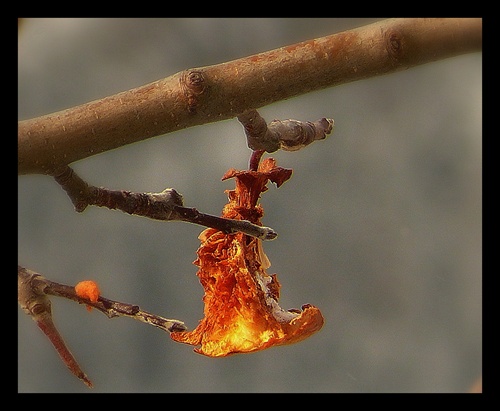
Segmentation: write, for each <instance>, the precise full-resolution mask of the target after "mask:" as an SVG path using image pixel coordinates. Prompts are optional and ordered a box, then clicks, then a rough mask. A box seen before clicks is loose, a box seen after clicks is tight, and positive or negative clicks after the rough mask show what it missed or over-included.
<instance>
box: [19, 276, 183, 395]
mask: <svg viewBox="0 0 500 411" xmlns="http://www.w3.org/2000/svg"><path fill="white" fill-rule="evenodd" d="M17 276H18V300H19V304H20V306H21V308H22V309H23V310H24V312H25V313H26V314H28V315H30V316H31V318H33V320H34V321H35V322H36V324H37V325H38V327H39V328H40V329H41V330H42V331H43V333H44V334H45V335H46V336H47V337H48V338H49V340H50V342H51V343H52V345H53V346H54V348H55V349H56V351H57V353H58V354H59V356H60V357H61V360H62V361H63V362H64V364H66V366H67V367H68V369H69V370H70V371H71V372H72V373H73V374H74V375H75V376H77V377H78V378H79V379H80V380H82V381H83V382H84V383H85V384H86V385H87V386H88V387H92V382H91V381H90V380H89V378H88V377H87V375H86V374H85V373H84V372H83V371H82V370H81V368H80V366H79V364H78V362H77V361H76V359H75V358H74V356H73V354H72V353H71V352H70V350H69V349H68V347H67V346H66V343H65V342H64V340H63V338H62V336H61V335H60V333H59V331H58V330H57V328H56V326H55V325H54V322H53V320H52V310H51V303H50V300H49V298H48V296H49V295H54V296H58V297H64V298H67V299H69V300H73V301H76V302H78V303H80V304H86V305H87V306H91V307H94V308H96V309H97V310H99V311H101V312H102V313H104V314H106V315H107V316H108V317H109V318H114V317H129V318H133V319H134V320H138V321H141V322H143V323H146V324H150V325H152V326H154V327H157V328H160V329H162V330H163V331H167V332H177V331H185V330H186V327H185V325H184V323H183V322H182V321H178V320H171V319H167V318H163V317H160V316H159V315H155V314H151V313H149V312H147V311H143V310H141V309H140V308H139V306H137V305H132V304H127V303H122V302H119V301H113V300H109V299H107V298H104V297H101V296H99V298H98V299H97V301H95V302H93V301H89V300H87V299H86V298H83V297H80V296H79V295H78V294H77V293H76V291H75V287H71V286H68V285H64V284H59V283H56V282H54V281H50V280H48V279H47V278H45V277H43V276H42V275H40V274H39V273H37V272H35V271H31V270H28V269H26V268H24V267H21V266H18V268H17Z"/></svg>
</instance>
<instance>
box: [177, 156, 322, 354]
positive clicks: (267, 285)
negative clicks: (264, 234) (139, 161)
mask: <svg viewBox="0 0 500 411" xmlns="http://www.w3.org/2000/svg"><path fill="white" fill-rule="evenodd" d="M291 173H292V171H291V170H287V169H284V168H281V167H277V166H276V163H275V161H274V159H272V158H268V159H266V160H264V161H263V162H262V163H261V164H260V166H259V169H258V171H236V170H234V169H231V170H229V171H228V172H227V173H226V174H225V175H224V177H223V179H227V178H231V177H235V178H236V189H235V190H231V191H228V192H227V193H228V197H229V203H228V204H227V205H226V206H225V207H224V209H223V213H222V216H223V217H226V218H233V219H245V220H250V221H251V222H253V223H256V224H260V219H261V217H262V215H263V210H262V207H261V206H260V205H258V204H257V202H258V199H259V197H260V194H261V193H262V192H264V191H266V190H267V187H266V184H267V182H268V180H271V181H272V182H274V183H276V185H277V186H278V187H279V186H280V185H281V184H283V183H284V182H285V181H286V180H288V179H289V178H290V176H291ZM199 238H200V240H201V242H202V244H201V246H200V248H199V249H198V258H197V259H196V261H195V262H194V263H195V264H196V265H197V266H198V267H199V270H198V273H197V275H198V277H199V279H200V282H201V284H202V286H203V288H204V290H205V296H204V298H203V301H204V303H205V310H204V314H205V317H204V318H203V319H202V320H201V321H200V323H199V324H198V327H196V329H195V330H193V331H183V332H175V333H172V334H171V337H172V339H173V340H175V341H179V342H183V343H187V344H191V345H196V346H199V348H196V349H195V351H196V352H198V353H200V354H205V355H208V356H211V357H221V356H226V355H229V354H234V353H244V352H252V351H258V350H263V349H265V348H269V347H271V346H274V345H283V344H291V343H294V342H298V341H300V340H303V339H304V338H307V337H309V336H310V335H311V334H313V333H315V332H316V331H318V330H319V329H321V327H322V326H323V321H324V320H323V316H322V315H321V312H320V311H319V309H318V308H316V307H314V306H312V305H309V304H306V305H304V306H302V311H301V310H290V311H285V310H283V309H282V308H281V307H280V306H279V305H278V299H279V289H280V284H279V282H278V279H277V278H276V274H273V275H269V274H267V273H266V269H267V268H268V267H269V265H270V264H269V260H268V259H267V257H266V255H265V254H264V251H263V250H262V243H261V241H260V240H258V239H256V238H253V237H249V236H247V235H245V234H242V233H236V234H224V233H222V232H221V231H217V230H215V229H213V228H209V229H206V230H205V231H203V232H202V233H201V234H200V236H199Z"/></svg>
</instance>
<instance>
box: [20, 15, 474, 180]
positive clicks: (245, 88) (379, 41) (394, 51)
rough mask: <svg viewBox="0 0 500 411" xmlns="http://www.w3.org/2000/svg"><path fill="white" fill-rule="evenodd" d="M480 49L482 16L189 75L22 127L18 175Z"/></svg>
mask: <svg viewBox="0 0 500 411" xmlns="http://www.w3.org/2000/svg"><path fill="white" fill-rule="evenodd" d="M481 47H482V21H481V19H466V18H453V19H451V18H450V19H448V18H445V19H389V20H384V21H381V22H377V23H373V24H370V25H367V26H364V27H361V28H357V29H354V30H348V31H345V32H342V33H338V34H334V35H331V36H327V37H322V38H318V39H314V40H309V41H304V42H302V43H298V44H294V45H291V46H287V47H282V48H279V49H276V50H271V51H268V52H264V53H260V54H256V55H253V56H249V57H245V58H241V59H238V60H234V61H230V62H227V63H222V64H218V65H213V66H207V67H202V68H196V69H188V70H185V71H182V72H179V73H177V74H174V75H172V76H170V77H167V78H165V79H162V80H158V81H156V82H153V83H150V84H147V85H144V86H142V87H138V88H135V89H132V90H128V91H125V92H122V93H119V94H116V95H113V96H109V97H106V98H103V99H101V100H97V101H93V102H90V103H87V104H83V105H80V106H77V107H73V108H70V109H67V110H63V111H60V112H57V113H53V114H49V115H45V116H42V117H38V118H34V119H30V120H24V121H20V122H19V125H18V173H19V174H30V173H46V174H49V173H51V172H52V171H53V170H54V169H55V168H57V167H59V166H61V165H65V164H70V163H72V162H74V161H77V160H80V159H83V158H86V157H89V156H92V155H94V154H98V153H101V152H104V151H107V150H110V149H113V148H117V147H120V146H123V145H125V144H129V143H133V142H136V141H140V140H144V139H147V138H150V137H154V136H158V135H162V134H166V133H170V132H173V131H176V130H180V129H183V128H187V127H191V126H195V125H200V124H204V123H210V122H215V121H220V120H224V119H228V118H233V117H236V116H238V115H240V114H241V113H243V112H245V111H246V110H249V109H256V108H259V107H263V106H266V105H268V104H270V103H273V102H276V101H280V100H283V99H287V98H290V97H293V96H297V95H300V94H304V93H307V92H310V91H313V90H319V89H323V88H326V87H332V86H336V85H339V84H344V83H347V82H351V81H355V80H360V79H363V78H368V77H373V76H377V75H381V74H386V73H391V72H395V71H398V70H404V69H407V68H410V67H413V66H416V65H419V64H424V63H427V62H431V61H435V60H439V59H444V58H447V57H451V56H455V55H459V54H464V53H469V52H473V51H480V50H481Z"/></svg>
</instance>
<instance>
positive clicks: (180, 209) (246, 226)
mask: <svg viewBox="0 0 500 411" xmlns="http://www.w3.org/2000/svg"><path fill="white" fill-rule="evenodd" d="M53 177H54V179H55V180H56V181H57V182H58V183H59V184H60V185H61V187H62V188H63V189H64V190H65V191H66V193H67V194H68V196H69V198H70V199H71V201H72V202H73V205H74V206H75V210H76V211H77V212H82V211H84V210H85V208H87V206H89V205H95V206H99V207H107V208H109V209H112V210H114V209H118V210H121V211H123V212H125V213H128V214H133V215H138V216H142V217H148V218H152V219H155V220H162V221H185V222H189V223H193V224H199V225H202V226H205V227H212V228H216V229H217V230H220V231H222V232H224V233H226V234H231V233H236V232H238V231H241V232H243V233H245V234H247V235H250V236H252V237H257V238H259V239H260V240H274V239H275V238H276V237H277V235H278V234H277V233H276V232H275V231H274V230H273V229H272V228H270V227H263V226H258V225H256V224H252V223H251V222H250V221H247V220H231V219H229V218H223V217H216V216H213V215H210V214H205V213H201V212H199V211H198V210H197V209H196V208H188V207H184V206H183V201H182V196H181V195H180V194H179V193H178V192H177V191H176V190H175V189H173V188H167V189H165V190H163V191H162V192H161V193H134V192H130V191H125V190H109V189H106V188H102V187H95V186H92V185H90V184H87V183H86V182H85V181H83V180H82V179H81V178H80V177H79V176H78V175H77V174H76V173H75V172H74V171H73V169H71V168H70V167H69V166H63V167H61V168H59V169H58V170H56V172H54V175H53Z"/></svg>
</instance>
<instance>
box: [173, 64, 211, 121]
mask: <svg viewBox="0 0 500 411" xmlns="http://www.w3.org/2000/svg"><path fill="white" fill-rule="evenodd" d="M179 82H180V86H181V89H182V91H183V93H184V95H185V96H186V100H187V109H188V111H189V112H190V113H192V114H194V113H196V108H197V106H198V96H199V95H200V94H202V93H203V92H204V91H205V88H206V81H205V77H204V76H203V73H202V72H201V71H199V70H186V71H184V72H182V73H181V77H180V79H179Z"/></svg>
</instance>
